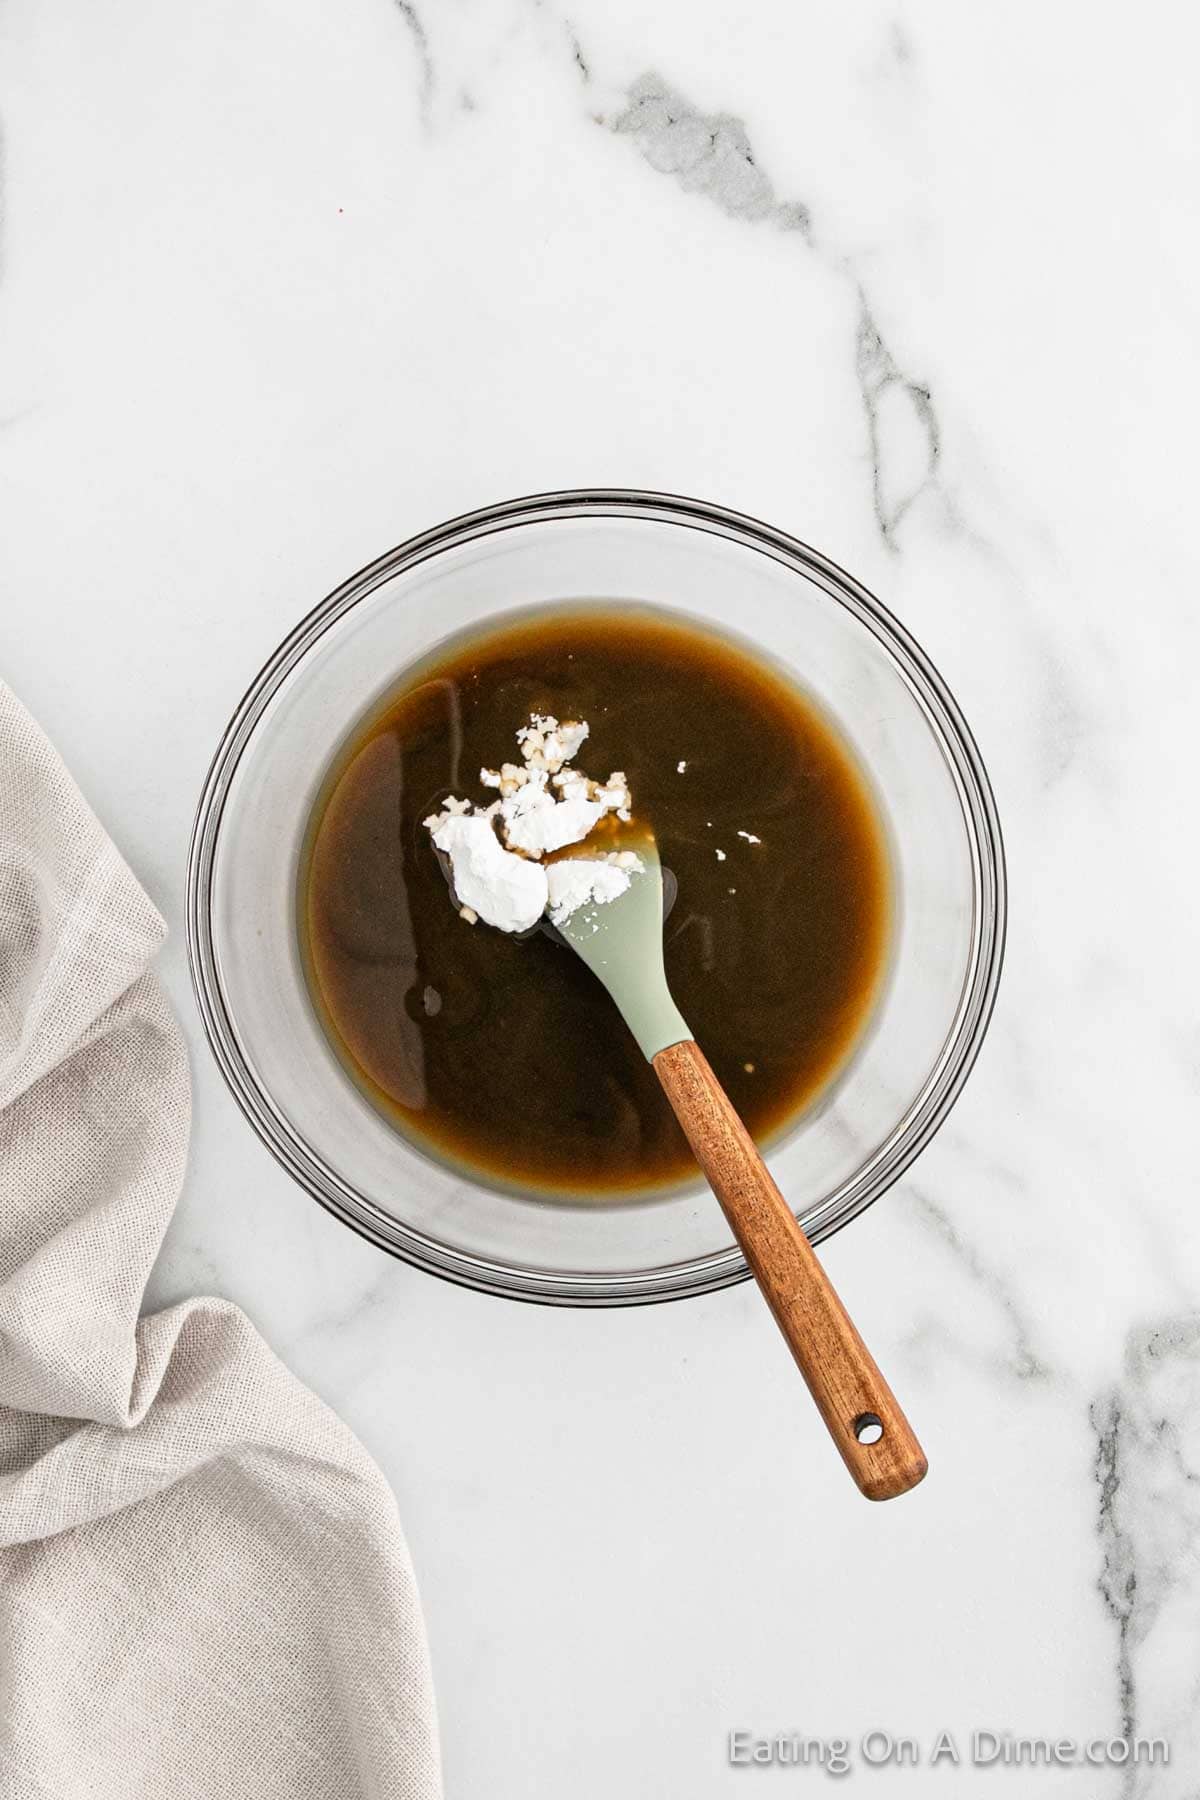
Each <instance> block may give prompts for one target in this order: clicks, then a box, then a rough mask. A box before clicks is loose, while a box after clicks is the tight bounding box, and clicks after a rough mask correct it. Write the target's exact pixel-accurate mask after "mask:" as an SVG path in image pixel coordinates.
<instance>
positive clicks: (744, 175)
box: [612, 73, 811, 237]
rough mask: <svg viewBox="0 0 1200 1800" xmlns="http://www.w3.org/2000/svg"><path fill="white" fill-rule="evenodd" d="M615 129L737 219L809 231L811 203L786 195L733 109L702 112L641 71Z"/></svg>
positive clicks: (685, 184)
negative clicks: (780, 195) (762, 164)
mask: <svg viewBox="0 0 1200 1800" xmlns="http://www.w3.org/2000/svg"><path fill="white" fill-rule="evenodd" d="M612 129H613V130H614V131H616V132H620V133H622V134H624V135H627V136H631V137H634V138H636V139H637V142H638V146H639V148H640V149H641V152H642V155H643V156H644V157H645V158H646V161H647V162H648V163H649V164H650V167H651V168H652V169H657V170H658V172H659V173H660V174H662V175H673V176H674V177H675V179H676V180H677V181H678V182H679V184H680V186H681V187H682V188H683V189H684V190H685V191H686V192H688V193H698V194H704V195H706V196H707V198H708V199H710V200H711V201H713V203H714V204H715V205H717V206H719V207H720V208H721V211H722V212H725V213H728V214H729V216H730V218H733V219H751V220H754V221H759V220H765V221H768V222H770V223H771V224H773V225H777V226H779V227H781V228H782V229H783V230H785V231H799V232H800V233H801V234H802V235H804V236H805V237H807V236H808V235H809V232H810V229H811V224H810V219H809V214H808V208H807V207H806V206H802V205H800V204H799V203H798V202H796V201H781V200H780V199H779V198H778V197H777V195H776V193H775V188H774V186H773V184H772V182H771V180H770V177H769V176H768V175H767V173H766V171H765V170H764V169H763V168H762V167H760V165H759V163H758V162H757V161H756V160H755V156H754V152H753V150H752V149H751V147H750V138H749V135H748V133H747V131H746V127H745V125H744V124H743V123H742V121H741V120H740V119H737V118H735V117H734V116H733V115H732V114H731V113H705V112H701V111H700V109H699V108H698V107H695V106H693V105H692V104H691V102H690V101H689V100H687V99H685V98H684V96H683V95H682V94H680V93H679V92H677V91H676V90H675V89H674V88H671V87H669V86H668V85H667V83H666V82H665V81H664V80H663V79H662V77H661V76H659V75H655V74H653V73H649V74H645V75H641V76H639V77H638V79H637V80H636V81H635V82H634V84H633V86H632V87H631V88H630V90H629V94H628V98H627V103H626V106H625V108H624V110H623V111H622V112H620V113H619V114H618V115H617V117H616V118H615V119H614V120H613V121H612Z"/></svg>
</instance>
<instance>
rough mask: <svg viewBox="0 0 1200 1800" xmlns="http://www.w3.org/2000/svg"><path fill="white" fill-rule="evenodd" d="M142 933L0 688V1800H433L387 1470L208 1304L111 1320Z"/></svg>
mask: <svg viewBox="0 0 1200 1800" xmlns="http://www.w3.org/2000/svg"><path fill="white" fill-rule="evenodd" d="M163 930H164V928H163V923H162V920H161V919H160V918H159V916H158V914H157V913H156V912H155V910H154V908H153V907H152V906H151V905H150V902H149V901H148V900H147V898H146V896H145V895H144V894H143V893H142V891H141V889H140V888H139V887H138V885H137V883H136V881H135V880H134V878H133V876H132V875H131V874H130V872H129V870H128V869H127V868H126V866H125V864H124V863H123V862H122V860H121V858H120V857H119V856H118V854H117V852H116V850H115V849H114V848H113V846H112V844H111V843H110V842H109V840H108V839H107V837H106V836H105V834H104V832H103V831H102V830H101V828H100V826H99V825H98V823H97V821H96V819H95V818H94V817H93V815H92V814H91V812H90V811H89V810H88V807H87V805H86V804H85V802H84V800H83V798H82V796H81V795H80V793H79V791H78V789H77V788H76V787H75V784H74V783H73V781H72V780H71V778H70V776H69V775H68V774H67V772H66V770H65V768H64V767H63V765H62V763H61V762H60V761H59V759H58V757H57V755H56V754H55V752H54V751H53V749H52V748H51V746H50V745H49V744H48V743H47V741H46V739H45V737H44V736H43V735H42V733H41V732H40V730H39V729H38V727H37V726H36V725H35V724H34V723H33V721H32V720H31V719H30V717H29V715H28V714H27V713H26V712H25V710H24V709H23V707H22V706H21V705H20V704H19V702H18V701H17V700H16V699H15V698H14V697H13V696H12V694H11V693H10V692H9V691H8V689H7V688H5V687H4V686H3V684H2V683H0V1797H2V1800H44V1797H46V1796H53V1797H54V1800H142V1797H143V1796H145V1797H146V1800H150V1797H153V1800H184V1797H187V1800H193V1797H194V1800H200V1797H201V1796H203V1800H223V1797H224V1796H231V1797H232V1796H236V1797H237V1800H276V1797H279V1800H282V1797H283V1796H285V1795H286V1796H288V1797H289V1800H292V1797H295V1796H309V1795H311V1796H313V1800H342V1797H343V1796H371V1797H372V1800H374V1797H376V1796H379V1797H382V1796H388V1797H389V1800H390V1797H393V1796H394V1797H398V1800H410V1797H411V1800H426V1797H430V1800H434V1797H436V1796H437V1795H438V1794H439V1792H440V1780H439V1774H438V1758H437V1741H436V1729H435V1722H434V1708H433V1695H432V1690H431V1687H430V1680H429V1669H428V1662H427V1656H426V1649H425V1638H424V1630H423V1627H422V1623H421V1615H420V1608H419V1604H418V1600H417V1593H416V1588H415V1585H414V1581H413V1575H412V1569H411V1566H410V1564H409V1560H408V1554H407V1551H406V1549H405V1545H404V1539H403V1537H402V1535H401V1531H400V1523H399V1520H398V1518H397V1516H396V1508H395V1503H394V1501H393V1499H392V1496H391V1494H390V1492H389V1490H388V1488H387V1485H386V1484H385V1482H384V1480H383V1477H382V1476H381V1475H380V1473H379V1471H378V1470H377V1469H376V1468H375V1466H374V1464H373V1463H372V1462H371V1460H370V1458H369V1457H368V1456H367V1454H366V1452H365V1451H364V1450H363V1449H362V1447H361V1446H360V1445H359V1444H358V1443H357V1442H356V1440H355V1439H354V1438H353V1437H352V1436H351V1434H350V1432H349V1431H348V1430H347V1429H346V1427H345V1426H344V1425H342V1424H341V1422H340V1421H339V1420H338V1419H337V1418H335V1416H334V1415H333V1413H331V1412H330V1411H329V1409H328V1408H327V1407H326V1406H324V1405H322V1403H321V1402H320V1401H319V1400H317V1399H316V1398H315V1397H314V1396H313V1395H312V1394H310V1393H308V1392H307V1390H306V1389H305V1388H303V1387H302V1386H301V1385H300V1383H299V1382H298V1381H296V1380H295V1379H294V1378H293V1377H292V1376H291V1375H289V1373H288V1371H287V1370H286V1369H285V1368H284V1367H283V1365H282V1364H281V1363H280V1362H279V1361H278V1360H277V1359H276V1358H275V1357H274V1356H273V1355H272V1354H271V1352H270V1350H268V1349H267V1347H266V1345H265V1344H264V1343H263V1341H262V1339H261V1338H259V1337H258V1335H257V1334H256V1333H255V1331H254V1330H253V1328H252V1327H251V1325H250V1324H249V1323H248V1321H247V1320H246V1319H245V1318H244V1316H243V1315H242V1314H241V1313H240V1312H239V1311H238V1310H237V1309H236V1308H235V1307H233V1306H230V1305H228V1304H227V1303H225V1302H223V1301H221V1300H189V1301H187V1302H185V1303H183V1304H182V1305H179V1306H173V1307H170V1308H168V1310H167V1311H165V1312H161V1313H157V1314H155V1315H154V1316H152V1317H149V1318H139V1316H138V1309H139V1305H140V1303H141V1299H142V1294H143V1290H144V1287H145V1283H146V1279H147V1276H148V1275H149V1272H150V1267H151V1264H152V1263H153V1261H154V1258H155V1255H156V1254H157V1251H158V1248H159V1244H160V1242H161V1240H162V1236H163V1232H164V1230H165V1228H166V1225H167V1221H168V1220H169V1218H170V1216H171V1211H172V1208H173V1206H174V1204H175V1198H176V1195H177V1193H178V1189H179V1185H180V1181H181V1178H182V1174H183V1166H184V1159H185V1156H186V1152H187V1137H188V1122H189V1110H190V1096H189V1086H188V1070H187V1061H186V1056H185V1052H184V1047H183V1042H182V1039H181V1036H180V1032H179V1028H178V1026H177V1025H176V1023H175V1020H174V1018H173V1017H172V1015H171V1012H170V1009H169V1008H168V1006H167V1004H166V1001H165V999H164V997H163V994H162V991H161V989H160V988H159V985H158V982H157V981H156V979H155V977H154V976H153V975H152V974H149V973H148V972H147V966H148V964H149V963H150V961H151V959H152V958H153V956H154V953H155V951H156V950H157V948H158V946H159V944H160V943H161V941H162V937H163Z"/></svg>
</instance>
